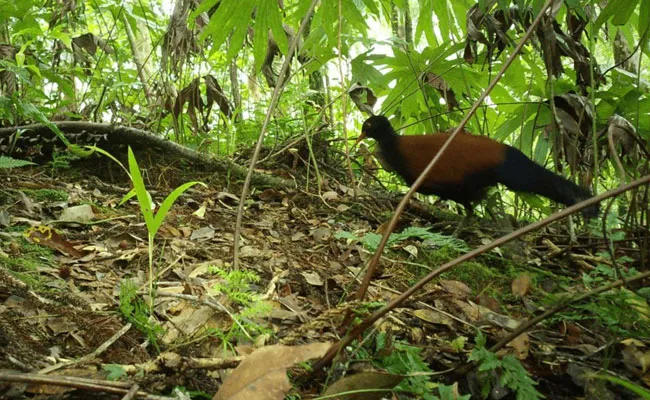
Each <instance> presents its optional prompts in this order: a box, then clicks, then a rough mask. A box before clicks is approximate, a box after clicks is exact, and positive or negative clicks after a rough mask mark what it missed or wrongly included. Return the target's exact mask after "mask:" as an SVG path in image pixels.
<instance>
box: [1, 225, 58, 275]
mask: <svg viewBox="0 0 650 400" xmlns="http://www.w3.org/2000/svg"><path fill="white" fill-rule="evenodd" d="M14 228H15V227H14ZM16 243H18V245H19V249H18V251H17V253H18V255H17V256H12V257H4V256H0V267H3V268H6V270H7V271H9V273H11V274H12V275H13V276H15V277H16V278H18V279H20V280H21V281H23V282H24V283H25V284H27V285H28V286H29V287H31V288H37V287H40V286H41V285H42V283H41V281H40V276H39V271H40V270H41V269H42V268H43V266H44V265H45V266H52V258H53V252H52V250H51V249H49V248H47V247H45V246H40V245H37V244H34V243H30V242H28V241H27V240H25V239H24V238H22V237H20V238H17V240H16Z"/></svg>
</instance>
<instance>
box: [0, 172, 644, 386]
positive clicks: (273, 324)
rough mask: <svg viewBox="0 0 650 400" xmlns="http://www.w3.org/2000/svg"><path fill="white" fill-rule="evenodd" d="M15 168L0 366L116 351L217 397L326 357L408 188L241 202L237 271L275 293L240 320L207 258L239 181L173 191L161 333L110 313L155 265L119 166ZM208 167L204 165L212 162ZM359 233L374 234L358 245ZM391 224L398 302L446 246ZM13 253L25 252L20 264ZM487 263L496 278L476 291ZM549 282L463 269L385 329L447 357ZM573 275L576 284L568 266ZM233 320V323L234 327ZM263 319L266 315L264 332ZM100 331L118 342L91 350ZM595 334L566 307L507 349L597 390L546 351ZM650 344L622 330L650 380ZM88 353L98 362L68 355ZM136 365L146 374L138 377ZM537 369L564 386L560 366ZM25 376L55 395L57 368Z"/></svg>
mask: <svg viewBox="0 0 650 400" xmlns="http://www.w3.org/2000/svg"><path fill="white" fill-rule="evenodd" d="M17 171H19V172H17V173H16V172H14V173H12V177H11V179H8V177H7V175H6V174H5V173H4V172H3V174H4V176H3V177H2V179H3V180H4V181H5V182H7V183H8V184H7V185H5V189H6V190H11V191H14V193H18V196H17V197H16V199H17V202H14V203H12V205H11V206H7V204H6V203H5V207H4V209H3V221H5V222H4V223H3V224H4V225H5V227H6V228H7V229H6V230H5V232H3V233H2V235H1V236H0V239H1V240H2V244H3V246H2V248H1V250H0V255H1V256H2V258H1V259H0V262H1V263H3V264H5V265H2V268H0V292H1V293H3V295H2V297H0V300H1V304H0V331H2V333H3V341H4V344H5V346H3V347H4V348H5V350H4V352H3V353H2V356H0V365H2V368H6V369H18V370H22V371H24V372H27V371H32V372H35V371H39V370H43V369H45V368H50V369H54V370H56V373H57V374H59V375H61V376H86V377H88V378H92V379H98V380H103V379H106V378H107V377H108V376H109V374H110V373H114V372H115V371H116V368H115V366H119V368H118V369H117V370H119V371H121V373H123V374H124V375H125V376H128V379H129V380H130V381H138V382H139V384H140V385H141V387H142V388H143V389H144V390H145V391H147V392H150V393H171V392H172V389H173V388H174V387H178V386H184V387H187V388H190V389H192V390H200V391H202V392H204V393H208V394H210V395H213V394H216V396H215V398H216V399H240V398H245V397H246V398H259V399H264V398H268V399H275V398H277V399H281V398H284V396H285V395H286V393H288V392H289V391H291V390H298V389H297V388H295V387H292V384H291V382H290V381H289V379H288V377H287V371H288V370H289V369H290V368H291V367H292V366H293V365H294V364H296V363H300V362H304V361H308V360H310V359H315V358H318V357H320V356H322V355H323V354H324V352H325V351H326V350H327V348H329V346H330V344H331V343H334V342H335V341H336V340H337V338H338V337H339V336H338V332H337V329H336V328H337V327H338V324H339V323H340V322H341V321H342V320H343V316H344V314H345V312H346V311H347V310H349V309H353V308H356V307H358V306H359V305H358V304H354V303H342V302H343V300H345V298H346V297H345V296H346V293H348V292H350V291H351V290H354V289H355V288H356V285H357V284H358V279H359V276H358V273H359V272H361V271H362V267H363V266H364V265H365V263H366V262H367V260H368V259H369V257H370V256H371V255H372V249H369V248H368V247H367V245H368V244H372V243H374V240H376V239H374V236H373V235H376V234H375V231H376V229H380V226H381V223H382V222H383V218H384V217H383V215H385V212H386V211H387V210H390V209H392V207H394V205H395V204H396V203H397V201H398V200H399V197H397V196H396V195H393V196H391V195H388V194H373V195H372V196H371V197H362V198H356V199H355V198H354V197H353V195H354V190H352V189H351V188H349V187H348V186H346V185H345V184H344V183H340V182H336V180H335V179H334V178H331V182H332V183H330V184H329V185H328V187H327V188H326V189H327V190H323V195H322V196H320V197H319V196H318V195H317V194H314V193H309V192H305V191H303V190H295V189H286V188H283V189H269V188H266V189H263V190H259V191H254V193H253V196H252V200H251V201H250V204H248V208H247V212H246V214H245V215H244V225H243V226H244V229H243V230H242V243H243V247H242V248H241V258H242V263H243V265H244V267H245V268H244V269H245V270H246V271H251V272H254V273H255V274H256V275H257V276H259V280H258V281H247V282H246V283H245V286H244V287H245V288H246V293H253V294H255V295H259V298H260V299H263V300H264V301H265V302H266V303H267V304H268V305H269V308H268V309H265V310H262V312H261V313H258V314H255V315H251V316H250V317H244V318H241V319H240V318H239V317H236V315H237V314H238V313H239V312H242V310H244V309H245V308H246V307H244V306H242V304H241V303H238V302H237V300H236V299H235V300H234V298H235V297H236V296H235V294H234V293H230V294H229V293H228V289H227V285H225V284H224V277H223V276H222V275H219V274H218V273H215V271H228V269H229V267H230V263H231V254H232V248H231V247H232V243H233V233H232V230H233V227H234V221H235V217H236V215H235V211H234V210H235V207H236V204H237V201H238V196H237V195H235V194H233V193H238V190H239V189H238V188H237V187H231V185H230V183H228V182H223V181H220V180H219V179H218V178H217V179H212V180H213V182H211V184H210V185H209V188H208V189H203V188H200V189H199V188H196V189H193V190H192V191H191V192H190V193H188V194H186V195H184V196H182V197H181V198H180V199H179V201H178V203H177V204H176V205H174V206H173V207H172V209H171V211H170V213H169V214H168V216H167V218H166V220H165V222H164V223H163V226H162V227H161V229H160V231H159V235H158V237H157V239H156V247H155V254H154V259H155V265H156V268H155V272H156V283H157V289H156V290H157V292H156V293H157V295H156V299H155V303H154V311H155V322H156V323H157V324H160V326H161V327H162V328H163V330H162V331H161V334H160V335H159V338H160V339H159V341H158V342H157V343H155V344H154V343H152V342H151V340H150V338H148V337H147V335H146V334H145V333H143V331H142V330H139V329H135V328H131V329H128V330H127V331H126V332H123V333H121V332H120V330H121V329H122V328H124V327H125V324H126V321H125V320H124V318H123V317H122V316H121V315H120V313H119V312H117V311H118V310H119V309H120V305H121V302H123V301H124V300H123V299H121V297H120V293H121V292H122V290H123V287H124V284H125V283H124V282H125V281H126V280H129V281H130V282H132V284H133V285H134V286H135V288H136V289H137V291H138V292H137V293H139V294H140V295H142V296H144V297H146V290H145V289H146V286H147V279H148V277H147V242H146V238H147V232H146V228H145V225H144V223H143V221H142V220H141V218H140V217H139V216H138V215H139V208H138V205H137V204H136V203H135V202H133V201H129V202H127V204H126V205H124V206H122V207H118V204H119V202H120V199H121V198H122V196H124V195H125V194H126V192H127V191H128V187H127V186H125V184H124V181H120V180H119V179H118V180H117V181H115V180H114V179H113V180H111V179H109V178H108V177H102V176H98V177H93V178H92V179H85V178H84V179H80V178H79V176H78V175H75V174H69V175H66V176H58V177H56V179H48V178H47V174H41V173H40V171H39V168H34V169H31V170H29V169H22V170H17ZM196 175H197V174H190V175H188V176H184V175H183V173H182V172H179V171H176V172H175V174H173V175H172V176H166V178H165V179H166V182H165V185H161V186H160V187H158V186H153V187H152V190H150V192H151V194H152V196H153V200H154V201H158V202H159V201H160V200H161V199H162V198H164V196H165V193H168V192H169V191H170V190H171V189H169V188H173V187H174V183H177V182H174V181H179V182H183V181H184V180H190V179H191V180H197V177H196ZM186 178H189V179H186ZM203 178H204V179H206V180H210V179H211V177H210V176H209V175H207V174H206V175H204V176H203ZM63 182H65V183H63ZM341 182H344V180H342V181H341ZM33 187H39V188H42V189H47V190H50V191H52V192H56V193H58V194H62V195H65V197H66V198H67V200H64V201H62V200H60V199H58V198H56V197H54V196H53V195H52V196H51V197H45V198H43V197H38V196H36V195H34V192H31V190H33V189H29V190H26V189H25V188H33ZM226 188H228V189H226ZM432 218H433V217H432V216H431V215H430V214H429V215H427V214H426V213H423V212H422V209H421V208H420V207H413V208H410V209H409V211H407V213H406V214H405V216H404V217H403V218H402V219H403V220H405V221H402V224H403V225H402V227H401V228H402V229H403V228H407V227H415V226H418V227H422V228H429V227H431V226H433V225H435V224H436V222H435V221H434V222H432ZM446 226H448V224H446ZM449 228H450V230H451V228H452V227H449ZM480 229H481V235H479V236H480V237H481V238H480V239H478V237H477V239H476V242H475V243H474V245H476V244H478V243H480V242H481V241H482V240H485V237H484V236H485V232H486V231H489V227H485V226H482V227H481V228H480ZM550 229H557V228H550ZM342 232H344V233H345V234H343V235H342V234H341V233H342ZM404 232H407V231H404ZM418 232H420V233H422V232H424V230H420V231H418ZM435 233H436V234H438V232H435ZM446 233H450V232H446ZM493 234H495V235H496V234H497V233H496V232H493ZM488 235H489V233H488ZM425 236H426V237H429V238H430V237H431V236H430V235H425ZM364 238H368V241H367V242H365V243H366V245H364ZM370 238H373V239H372V241H371V239H370ZM398 238H399V239H398V240H396V241H394V244H393V246H392V248H391V249H390V250H389V252H387V253H386V254H385V255H384V258H383V259H382V261H381V267H382V268H381V270H380V272H379V275H378V276H376V277H375V284H374V286H373V288H372V290H371V292H370V293H371V297H370V299H369V300H371V301H388V300H390V299H391V298H393V297H394V296H395V295H396V294H397V293H400V292H402V291H404V290H405V289H406V288H408V286H409V285H410V284H411V283H412V282H413V279H416V278H417V277H418V276H421V274H422V269H423V268H424V269H426V268H427V266H431V267H436V266H439V265H440V264H441V262H443V261H444V260H436V259H427V258H426V254H423V253H427V254H428V253H429V252H430V249H434V250H437V249H438V248H436V245H435V242H436V241H435V240H433V244H431V243H430V239H426V238H425V239H421V238H418V237H417V236H411V235H410V234H408V233H406V234H402V236H398ZM555 238H556V233H555V232H553V231H552V230H551V231H549V232H542V233H540V234H539V237H537V238H536V239H535V241H536V243H542V244H543V243H546V244H548V242H549V241H553V240H554V239H555ZM424 240H427V243H426V245H425V246H424V247H423V242H424ZM468 241H470V242H471V238H469V240H468ZM555 242H557V241H555ZM538 247H540V246H538ZM541 247H544V246H541ZM526 251H527V252H529V253H530V254H531V256H529V257H528V259H530V260H532V259H544V258H545V256H546V255H545V253H544V252H543V251H540V250H539V248H534V247H530V248H526ZM551 251H552V252H554V251H555V250H554V249H551ZM549 254H551V253H549ZM12 259H13V260H20V261H19V262H13V263H12V262H11V260H12ZM495 260H496V261H495ZM589 260H590V259H589V258H588V257H586V258H582V259H580V262H581V263H582V265H584V263H587V264H588V263H589ZM484 261H485V263H486V264H489V263H494V264H495V265H496V267H495V268H499V267H500V266H503V265H505V261H504V259H503V257H502V254H501V253H499V254H496V253H495V254H493V255H489V256H486V258H485V260H484ZM573 261H574V262H575V259H573ZM508 262H511V261H508ZM563 262H565V263H571V262H572V258H571V257H570V256H569V255H567V256H566V257H565V258H561V256H560V258H558V257H555V258H553V259H552V261H551V262H549V263H547V264H546V268H547V269H548V270H549V271H551V272H554V271H558V272H562V273H565V270H563V269H562V268H563V264H562V263H563ZM526 264H530V263H522V265H523V267H522V268H521V269H522V270H523V271H525V267H526ZM537 264H539V262H537ZM468 277H469V278H468ZM481 279H486V282H485V283H484V284H480V285H478V287H479V288H482V290H477V282H480V280H481ZM542 283H543V282H535V281H534V280H532V279H531V277H530V276H529V275H528V274H527V273H526V272H523V273H520V274H518V275H517V276H516V277H515V278H508V277H506V275H504V274H503V271H498V270H497V272H496V273H494V275H492V276H488V277H487V278H486V277H485V276H482V275H480V274H479V275H476V274H475V272H474V275H472V274H469V275H467V274H463V273H462V272H459V273H458V274H456V275H451V276H446V277H445V278H444V279H442V280H440V281H439V282H437V283H435V284H429V285H427V286H426V289H425V290H424V291H423V293H420V294H416V296H415V297H414V298H413V301H412V302H410V303H408V304H406V305H404V307H405V308H400V309H398V310H396V311H395V312H393V313H392V314H391V317H390V318H387V319H385V320H384V321H383V322H380V325H379V329H380V330H381V331H382V332H390V336H391V337H394V338H395V339H397V338H400V340H404V341H409V342H410V343H411V344H412V345H415V346H421V347H423V348H425V349H426V351H425V353H424V358H425V360H427V361H428V362H429V364H430V366H431V368H432V369H434V370H444V369H447V368H451V367H454V366H455V365H457V364H459V363H462V362H464V361H465V360H466V359H467V355H468V351H469V349H470V347H468V346H467V345H465V346H463V347H462V348H456V345H454V344H453V343H461V342H458V341H457V339H458V338H461V337H474V335H475V334H476V331H475V329H476V328H477V326H481V327H482V329H483V332H484V333H485V334H486V335H488V336H490V337H493V338H495V339H498V338H499V337H502V336H503V335H505V334H506V333H507V332H509V331H511V330H512V329H514V328H516V327H517V326H518V325H519V324H520V323H521V322H522V321H524V320H525V319H527V318H528V317H529V314H530V312H531V310H530V307H535V303H536V300H539V298H540V297H539V296H540V293H541V292H543V289H542V288H541V287H540V286H539V285H541V284H542ZM481 285H482V286H481ZM490 285H495V286H499V287H498V288H495V289H496V290H497V291H501V294H502V295H505V296H506V298H507V293H508V292H510V293H511V294H512V296H511V297H510V298H507V301H506V303H503V301H502V299H497V296H496V295H494V294H493V291H490V290H487V289H489V286H490ZM215 287H221V288H222V289H221V290H218V291H216V290H215ZM240 289H241V288H240ZM568 290H569V291H580V290H582V288H581V286H580V285H579V284H578V282H575V283H574V284H573V285H572V287H569V288H568ZM233 296H235V297H233ZM534 300H535V301H534ZM522 302H523V303H524V305H523V306H522V304H521V303H522ZM532 311H533V312H535V310H532ZM414 321H417V323H414ZM238 325H241V326H239V327H238V330H237V334H234V335H232V336H228V334H227V333H228V332H233V330H235V329H234V327H237V326H238ZM255 326H260V327H263V329H261V330H259V331H256V330H255V328H252V327H255ZM117 333H120V334H119V337H115V338H114V337H113V336H114V335H116V334H117ZM111 340H114V342H110V341H111ZM107 342H109V343H111V345H110V346H108V347H107V348H106V349H102V351H101V352H97V353H96V354H95V353H94V352H95V351H96V350H97V349H99V348H101V346H102V345H103V344H105V343H107ZM462 342H463V343H464V341H462ZM596 344H597V345H596ZM603 344H604V337H602V336H601V335H599V334H597V333H596V332H593V331H590V330H588V329H584V327H580V325H579V324H574V323H571V322H566V323H564V324H562V323H560V324H555V325H554V324H550V325H546V326H543V327H539V329H538V330H536V331H535V332H531V333H527V334H522V335H520V336H519V337H518V338H517V339H516V340H515V341H513V342H511V343H510V345H509V346H508V347H507V348H506V349H504V350H503V353H504V354H506V353H507V354H512V355H514V356H515V357H517V359H519V360H520V361H521V362H522V363H523V364H524V365H525V366H527V367H528V368H529V370H530V372H531V373H532V374H539V376H540V377H543V376H548V374H549V373H551V375H554V376H558V377H562V376H563V375H564V376H566V377H573V378H574V379H573V381H574V385H575V390H579V389H581V388H582V389H584V390H585V391H587V390H588V388H590V387H592V386H594V385H593V383H592V381H590V380H588V379H580V378H578V375H576V374H577V372H575V370H570V369H565V370H564V372H561V371H553V369H552V368H550V369H549V368H548V367H544V366H540V362H542V361H543V363H545V364H546V365H551V364H553V363H556V362H564V363H566V360H567V359H568V360H570V359H573V356H572V352H576V351H577V352H579V353H580V354H593V352H592V353H589V352H590V351H593V350H594V349H597V348H598V346H599V345H600V346H602V345H603ZM585 346H587V347H585ZM589 346H590V347H589ZM647 347H648V345H647V343H646V342H643V341H641V340H637V341H634V342H631V341H628V342H621V344H620V349H621V360H622V363H623V364H624V365H625V366H626V367H627V369H629V370H632V371H635V374H636V375H637V376H640V377H642V380H643V381H646V382H647V381H650V378H647V377H646V374H648V367H647V366H648V365H650V363H648V362H647V359H649V357H648V356H647V354H649V353H650V352H649V351H647V350H646V348H647ZM585 352H586V353H585ZM89 354H91V355H93V362H92V363H88V362H82V363H80V364H78V365H77V364H76V363H75V360H83V358H82V357H84V356H88V355H89ZM552 354H554V355H552ZM560 360H564V361H560ZM598 366H599V363H598V359H597V358H594V359H593V360H591V361H590V362H588V363H585V364H584V365H583V366H582V367H581V368H582V369H580V371H582V372H584V371H587V372H589V371H597V370H598ZM79 371H82V373H81V374H79ZM111 371H112V372H111ZM142 372H146V374H145V378H144V379H143V376H142V375H140V374H141V373H142ZM339 377H340V376H339ZM534 377H535V375H534ZM335 378H336V377H335ZM402 378H403V377H402V376H399V375H394V374H387V373H386V371H382V370H381V369H380V368H377V367H376V366H375V367H374V368H372V370H370V371H365V372H359V373H356V374H351V375H349V376H347V377H345V378H343V379H339V380H338V383H334V384H332V385H330V386H329V389H327V387H326V386H322V384H323V383H324V381H323V382H312V386H309V385H307V386H306V387H303V388H302V389H301V390H303V391H304V394H307V393H318V392H321V393H328V394H334V393H341V392H342V391H344V389H341V388H346V389H355V390H356V389H364V388H365V389H380V388H383V389H391V388H393V387H394V386H395V385H396V384H398V383H399V382H400V381H401V379H402ZM540 379H545V382H547V383H546V384H547V385H549V386H552V385H554V380H553V379H549V378H540ZM333 382H336V379H334V380H333ZM470 386H471V385H470ZM48 387H49V389H48ZM23 390H24V392H25V393H46V392H48V391H49V392H50V393H56V390H55V389H54V387H53V386H48V385H47V384H40V386H39V384H32V385H30V386H27V387H24V388H23ZM67 390H69V389H66V391H67ZM77 390H82V389H77ZM314 390H316V392H314ZM548 390H550V391H551V392H552V390H553V389H552V388H550V389H548ZM340 398H348V397H345V395H344V394H342V395H341V397H340ZM350 398H353V397H350ZM357 398H361V397H357ZM367 398H369V399H370V398H380V397H373V395H368V397H367Z"/></svg>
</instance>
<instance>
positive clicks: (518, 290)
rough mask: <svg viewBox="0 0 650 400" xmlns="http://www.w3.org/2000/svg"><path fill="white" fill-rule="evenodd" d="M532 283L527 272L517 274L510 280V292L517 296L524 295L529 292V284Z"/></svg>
mask: <svg viewBox="0 0 650 400" xmlns="http://www.w3.org/2000/svg"><path fill="white" fill-rule="evenodd" d="M532 283H533V281H532V280H531V279H530V276H528V275H527V274H521V275H519V276H518V277H517V278H515V280H514V281H512V285H511V289H512V294H514V295H515V296H517V297H524V296H525V295H526V294H528V292H530V286H531V285H532Z"/></svg>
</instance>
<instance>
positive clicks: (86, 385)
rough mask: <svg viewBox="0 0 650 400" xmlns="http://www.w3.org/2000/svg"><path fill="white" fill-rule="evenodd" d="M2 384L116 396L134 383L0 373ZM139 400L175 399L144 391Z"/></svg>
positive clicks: (123, 392)
mask: <svg viewBox="0 0 650 400" xmlns="http://www.w3.org/2000/svg"><path fill="white" fill-rule="evenodd" d="M0 382H18V383H29V384H36V385H48V386H61V387H70V388H75V389H83V390H89V391H92V392H105V393H115V394H126V393H128V392H129V390H130V389H131V387H132V386H133V384H132V383H129V382H115V381H103V380H99V379H88V378H78V377H71V376H58V375H41V374H12V373H10V372H0ZM137 396H138V398H142V399H148V400H172V399H174V398H173V397H166V396H158V395H153V394H149V393H147V392H144V391H142V390H140V391H138V392H137Z"/></svg>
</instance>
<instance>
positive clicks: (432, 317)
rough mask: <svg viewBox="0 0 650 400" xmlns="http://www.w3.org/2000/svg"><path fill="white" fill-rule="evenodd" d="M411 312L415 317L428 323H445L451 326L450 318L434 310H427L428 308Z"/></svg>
mask: <svg viewBox="0 0 650 400" xmlns="http://www.w3.org/2000/svg"><path fill="white" fill-rule="evenodd" d="M412 314H413V315H414V316H415V317H417V318H419V319H421V320H422V321H425V322H428V323H430V324H438V325H447V326H452V324H453V321H452V319H451V318H449V317H448V316H446V315H445V314H443V313H440V312H438V311H435V310H428V309H421V310H414V311H413V312H412Z"/></svg>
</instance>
